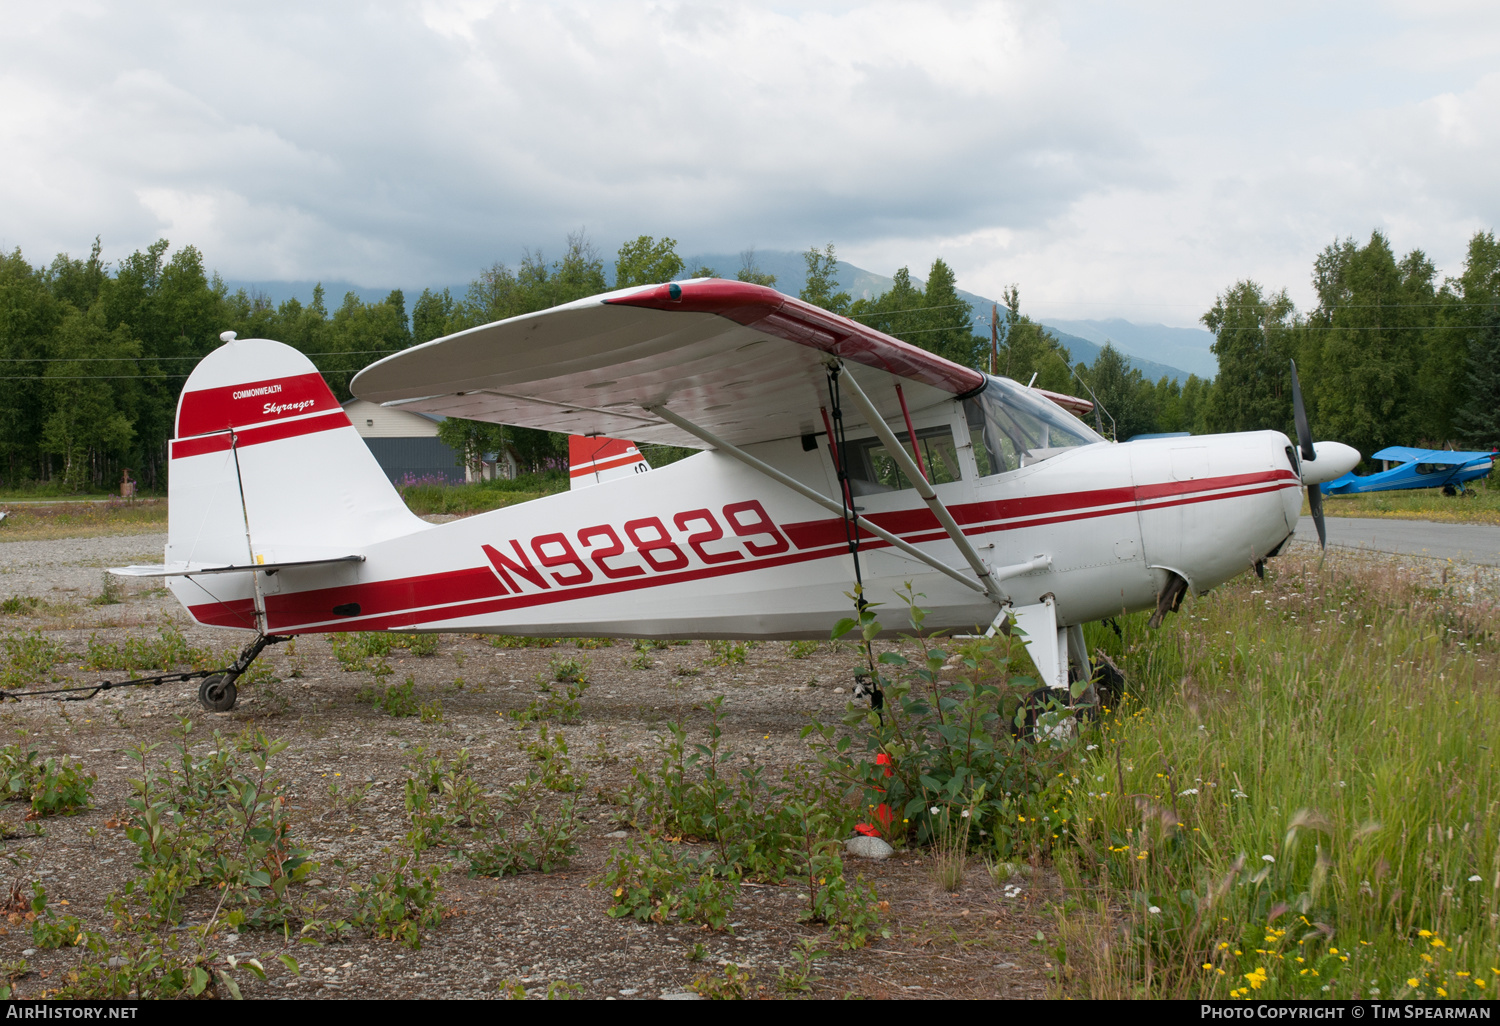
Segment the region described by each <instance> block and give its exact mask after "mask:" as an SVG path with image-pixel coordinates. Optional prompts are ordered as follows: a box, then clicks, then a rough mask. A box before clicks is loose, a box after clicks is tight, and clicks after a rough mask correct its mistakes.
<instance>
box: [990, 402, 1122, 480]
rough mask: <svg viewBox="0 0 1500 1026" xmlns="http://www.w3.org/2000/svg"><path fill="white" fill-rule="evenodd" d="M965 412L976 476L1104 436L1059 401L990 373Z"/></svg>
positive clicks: (1035, 460) (1034, 460)
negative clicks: (977, 470) (972, 448)
mask: <svg viewBox="0 0 1500 1026" xmlns="http://www.w3.org/2000/svg"><path fill="white" fill-rule="evenodd" d="M964 415H965V418H966V419H967V421H968V424H969V436H970V438H971V440H972V442H973V445H974V462H975V464H976V465H977V466H978V468H979V476H980V477H988V476H990V475H992V474H1003V473H1005V472H1006V471H1009V470H1016V469H1018V468H1020V467H1025V466H1029V465H1030V464H1032V463H1040V462H1041V461H1042V460H1045V459H1050V458H1051V457H1053V456H1056V455H1057V454H1058V453H1060V452H1065V451H1067V450H1068V449H1072V448H1076V447H1077V446H1080V445H1092V444H1093V443H1095V442H1102V441H1104V439H1103V438H1101V437H1100V436H1099V435H1097V434H1095V433H1094V432H1093V431H1092V430H1091V429H1090V428H1089V426H1088V425H1087V424H1085V423H1084V422H1083V421H1081V420H1079V419H1078V418H1077V417H1075V416H1073V415H1072V414H1071V413H1069V412H1068V411H1067V410H1064V409H1063V408H1062V407H1061V406H1058V405H1057V404H1056V403H1052V402H1049V401H1047V400H1046V399H1043V398H1042V397H1041V396H1039V395H1037V394H1036V393H1035V392H1033V391H1031V389H1029V388H1026V387H1025V386H1023V385H1020V384H1017V383H1016V382H1014V381H1011V380H1010V379H1009V378H990V379H989V384H988V385H986V386H985V389H984V391H983V392H981V393H979V394H978V395H976V396H972V397H970V398H968V399H965V400H964Z"/></svg>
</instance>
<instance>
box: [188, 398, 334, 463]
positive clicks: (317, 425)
mask: <svg viewBox="0 0 1500 1026" xmlns="http://www.w3.org/2000/svg"><path fill="white" fill-rule="evenodd" d="M349 426H350V424H349V418H348V417H347V416H346V415H345V414H344V411H343V410H333V411H331V412H329V413H321V414H318V415H317V416H315V417H303V418H301V419H299V420H281V421H272V422H271V423H270V424H262V425H260V426H259V427H250V428H244V429H243V430H241V431H237V432H235V433H234V434H235V444H236V445H237V446H238V447H239V448H241V449H243V448H244V447H245V446H247V445H259V444H260V443H261V442H278V441H280V440H281V439H283V438H296V437H298V436H299V435H311V434H316V433H317V432H319V431H332V430H333V429H335V428H341V427H349ZM229 438H230V432H228V431H221V432H219V433H218V434H216V435H199V436H198V437H197V438H179V439H177V440H175V441H174V442H173V443H172V458H173V459H174V460H180V459H185V458H187V457H188V456H201V455H203V454H204V453H207V452H225V451H227V450H228V449H229Z"/></svg>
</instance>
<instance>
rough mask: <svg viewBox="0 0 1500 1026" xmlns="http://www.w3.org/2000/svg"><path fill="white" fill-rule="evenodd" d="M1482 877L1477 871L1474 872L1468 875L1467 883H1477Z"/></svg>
mask: <svg viewBox="0 0 1500 1026" xmlns="http://www.w3.org/2000/svg"><path fill="white" fill-rule="evenodd" d="M1482 879H1484V878H1483V877H1481V876H1480V875H1479V874H1478V873H1475V874H1474V875H1473V876H1471V877H1469V883H1479V881H1480V880H1482Z"/></svg>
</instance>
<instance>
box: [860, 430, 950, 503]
mask: <svg viewBox="0 0 1500 1026" xmlns="http://www.w3.org/2000/svg"><path fill="white" fill-rule="evenodd" d="M896 438H897V439H898V440H899V441H900V442H901V444H902V446H903V447H904V448H905V449H906V452H907V455H908V456H910V455H911V440H910V436H909V435H907V434H906V432H904V431H903V432H901V433H899V434H897V435H896ZM917 444H918V445H919V446H920V447H921V450H922V465H923V466H924V467H926V468H927V476H928V479H929V480H930V481H931V483H933V484H935V485H938V484H947V483H949V482H950V481H957V480H959V478H960V477H962V474H960V472H959V469H958V451H957V448H956V447H955V446H954V443H953V431H952V429H951V428H949V427H947V426H942V427H930V428H919V429H918V430H917ZM844 456H845V458H846V459H847V460H848V467H849V490H850V491H851V492H853V493H854V494H855V495H873V494H876V493H878V492H895V491H900V490H902V489H904V488H910V487H912V483H911V482H910V481H908V480H907V479H906V475H905V474H903V473H902V472H901V468H900V467H899V466H897V465H896V459H895V457H894V456H892V455H891V453H890V451H889V450H887V449H886V447H885V443H884V442H882V441H881V440H880V439H878V438H856V439H850V440H849V441H848V442H847V443H846V444H845V445H844Z"/></svg>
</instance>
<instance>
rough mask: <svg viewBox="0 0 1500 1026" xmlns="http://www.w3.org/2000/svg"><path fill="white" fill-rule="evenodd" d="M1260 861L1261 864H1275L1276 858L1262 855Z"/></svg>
mask: <svg viewBox="0 0 1500 1026" xmlns="http://www.w3.org/2000/svg"><path fill="white" fill-rule="evenodd" d="M1260 860H1261V861H1262V862H1275V861H1276V856H1275V855H1262V856H1261V857H1260Z"/></svg>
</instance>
